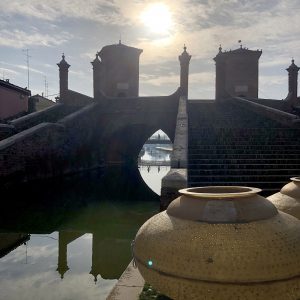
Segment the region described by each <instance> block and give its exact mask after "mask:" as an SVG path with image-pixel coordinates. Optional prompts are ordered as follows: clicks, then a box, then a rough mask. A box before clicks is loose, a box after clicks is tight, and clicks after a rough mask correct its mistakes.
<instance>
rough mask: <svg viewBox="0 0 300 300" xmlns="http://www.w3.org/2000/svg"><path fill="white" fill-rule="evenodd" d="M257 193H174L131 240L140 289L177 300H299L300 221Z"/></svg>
mask: <svg viewBox="0 0 300 300" xmlns="http://www.w3.org/2000/svg"><path fill="white" fill-rule="evenodd" d="M260 191H261V190H259V189H256V188H250V187H229V186H228V187H213V186H211V187H201V188H188V189H183V190H180V191H179V192H180V193H181V194H182V195H181V196H180V197H179V198H177V199H175V200H174V201H173V202H171V204H170V205H169V207H168V209H167V210H166V211H164V212H161V213H159V214H157V215H155V216H153V217H152V218H151V219H149V220H148V221H147V222H146V223H145V224H144V225H143V226H142V227H141V228H140V230H139V231H138V233H137V235H136V238H135V242H134V246H133V254H134V258H135V261H136V263H137V266H138V268H139V271H140V272H141V274H142V276H143V277H144V279H145V281H146V282H148V283H150V284H151V285H152V286H153V287H154V288H156V289H157V290H159V291H160V292H161V293H163V294H165V295H166V296H168V297H170V298H172V299H180V300H182V299H189V300H193V299H195V300H196V299H197V300H225V299H228V300H229V299H234V300H236V299H242V300H248V299H251V300H252V299H256V300H268V299H272V300H275V299H278V300H289V299H291V300H292V299H293V300H296V299H300V221H298V220H297V219H296V218H294V217H292V216H290V215H288V214H285V213H283V212H279V211H278V210H277V209H276V207H275V206H274V205H273V204H272V203H271V202H270V201H268V200H267V199H265V198H263V197H261V196H259V195H257V193H258V192H260Z"/></svg>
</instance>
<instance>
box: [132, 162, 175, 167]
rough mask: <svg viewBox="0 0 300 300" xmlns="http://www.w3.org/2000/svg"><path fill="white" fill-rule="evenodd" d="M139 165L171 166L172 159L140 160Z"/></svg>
mask: <svg viewBox="0 0 300 300" xmlns="http://www.w3.org/2000/svg"><path fill="white" fill-rule="evenodd" d="M138 165H139V166H150V167H151V166H170V165H171V161H170V160H139V162H138Z"/></svg>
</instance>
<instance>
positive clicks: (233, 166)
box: [189, 163, 300, 175]
mask: <svg viewBox="0 0 300 300" xmlns="http://www.w3.org/2000/svg"><path fill="white" fill-rule="evenodd" d="M198 169H199V170H214V169H218V170H223V169H225V170H235V169H237V170H244V169H252V170H253V169H257V170H262V169H269V170H277V169H278V170H290V169H294V170H298V171H299V170H300V163H299V164H293V163H291V164H280V168H279V167H278V165H277V164H213V163H211V164H189V172H193V171H196V170H198ZM298 175H300V173H299V174H298Z"/></svg>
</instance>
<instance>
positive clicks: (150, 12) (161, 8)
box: [140, 3, 172, 34]
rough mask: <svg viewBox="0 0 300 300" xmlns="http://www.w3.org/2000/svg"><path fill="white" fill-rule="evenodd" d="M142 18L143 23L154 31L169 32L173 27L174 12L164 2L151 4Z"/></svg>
mask: <svg viewBox="0 0 300 300" xmlns="http://www.w3.org/2000/svg"><path fill="white" fill-rule="evenodd" d="M140 18H141V21H142V23H143V24H144V25H145V26H147V27H148V28H149V29H150V30H151V31H152V32H154V33H160V34H168V33H169V31H170V29H171V28H172V14H171V11H170V9H169V7H168V6H167V5H166V4H164V3H154V4H150V5H149V6H147V7H146V9H145V10H144V11H143V12H142V14H141V16H140Z"/></svg>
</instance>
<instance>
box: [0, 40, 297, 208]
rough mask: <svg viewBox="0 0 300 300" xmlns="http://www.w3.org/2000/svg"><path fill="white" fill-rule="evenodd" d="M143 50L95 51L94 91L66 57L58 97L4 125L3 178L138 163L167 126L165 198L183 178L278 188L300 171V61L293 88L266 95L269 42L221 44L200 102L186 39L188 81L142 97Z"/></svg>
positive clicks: (0, 145) (186, 182)
mask: <svg viewBox="0 0 300 300" xmlns="http://www.w3.org/2000/svg"><path fill="white" fill-rule="evenodd" d="M103 49H104V48H103ZM140 54H141V51H140V50H139V49H135V48H132V47H127V46H125V45H122V44H118V45H111V46H107V47H105V49H104V50H103V51H101V52H100V53H97V55H96V58H95V60H94V61H93V62H92V64H93V75H94V76H93V77H94V97H88V96H86V95H83V94H80V93H77V92H75V91H72V90H70V89H69V87H68V69H69V67H70V65H69V64H68V63H67V62H66V60H65V57H64V56H63V57H62V60H61V62H60V63H59V64H58V66H59V74H60V100H59V103H58V104H56V105H55V106H53V107H50V108H48V109H45V110H43V111H40V112H36V113H32V114H29V115H27V116H25V117H22V118H19V119H16V120H14V121H12V122H10V123H9V124H2V125H1V126H0V137H1V138H2V141H0V182H1V184H2V186H7V185H10V184H15V183H16V182H24V181H31V180H35V179H42V178H49V177H56V176H62V175H64V174H69V173H73V172H79V171H83V170H88V169H92V168H97V167H100V166H103V165H110V164H126V165H130V164H131V165H133V164H134V165H136V162H137V158H138V154H139V152H140V150H141V148H142V146H143V145H144V144H145V142H146V141H147V140H148V139H149V137H150V136H151V135H152V134H153V133H154V132H156V131H157V130H159V129H161V130H163V131H164V132H165V133H166V134H167V135H168V136H169V137H170V139H171V141H172V143H173V152H172V155H171V170H170V172H169V174H168V175H167V176H166V177H165V178H164V179H163V186H162V199H165V200H163V203H165V204H166V203H168V201H169V200H170V198H172V197H174V195H176V193H177V190H178V188H182V187H185V186H196V185H214V184H219V185H254V186H258V187H261V188H263V189H264V190H266V191H268V192H274V191H276V190H278V189H279V188H280V187H281V186H282V185H283V184H284V183H285V182H287V181H288V180H289V177H292V176H295V175H299V174H300V159H299V150H298V146H299V144H300V131H299V124H300V118H299V116H298V111H299V107H300V105H299V103H300V100H299V98H298V96H297V85H298V81H297V80H298V71H299V68H298V67H297V66H296V65H295V63H294V61H292V64H291V65H290V67H289V68H288V69H287V71H288V74H289V81H288V82H289V93H288V96H287V97H286V98H285V99H284V100H274V99H259V98H258V59H259V57H260V55H261V51H252V50H248V49H247V48H242V47H241V48H239V49H236V50H233V51H227V52H226V51H223V50H222V48H221V47H220V49H219V53H218V54H217V56H216V57H215V59H214V60H215V62H216V100H198V101H195V100H188V75H189V62H190V59H191V56H190V55H189V54H188V53H187V51H186V48H184V51H183V53H182V54H181V55H180V56H179V61H180V67H181V68H180V88H179V89H178V90H177V91H176V92H175V93H173V94H171V95H170V96H158V97H139V96H138V80H139V70H138V59H139V55H140ZM100 59H101V60H100ZM107 78H110V80H107ZM103 91H106V92H105V95H104V94H103ZM262 145H263V146H262ZM267 166H268V167H267Z"/></svg>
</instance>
